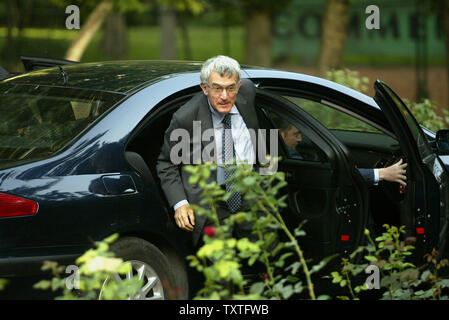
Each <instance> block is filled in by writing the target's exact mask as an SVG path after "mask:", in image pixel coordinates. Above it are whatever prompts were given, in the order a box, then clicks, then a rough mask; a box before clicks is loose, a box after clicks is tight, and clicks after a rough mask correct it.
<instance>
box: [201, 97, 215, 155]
mask: <svg viewBox="0 0 449 320" xmlns="http://www.w3.org/2000/svg"><path fill="white" fill-rule="evenodd" d="M197 120H199V121H201V137H205V138H209V137H210V140H209V139H206V141H203V139H201V146H202V148H201V150H204V149H205V148H206V147H208V148H210V146H211V143H213V144H214V150H216V149H217V147H216V145H215V136H214V135H213V129H214V125H213V123H212V114H211V111H210V108H209V103H208V102H207V96H205V95H203V98H202V99H201V103H200V106H199V109H198V119H197ZM206 130H212V131H209V132H210V133H212V136H210V135H208V137H206V136H205V135H204V132H205V131H206ZM209 150H210V149H209ZM208 154H209V152H206V154H205V156H207V155H208ZM216 157H217V155H216V152H214V154H213V159H210V160H211V161H213V162H215V163H216ZM203 160H205V162H207V161H208V160H209V159H203Z"/></svg>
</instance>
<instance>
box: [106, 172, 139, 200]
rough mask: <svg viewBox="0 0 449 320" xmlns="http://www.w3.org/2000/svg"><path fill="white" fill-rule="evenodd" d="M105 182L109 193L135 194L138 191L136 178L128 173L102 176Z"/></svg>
mask: <svg viewBox="0 0 449 320" xmlns="http://www.w3.org/2000/svg"><path fill="white" fill-rule="evenodd" d="M101 179H102V180H103V184H104V186H105V188H106V191H107V193H108V194H109V195H121V194H133V193H136V192H137V188H136V185H135V184H134V180H133V178H132V177H131V176H130V175H127V174H116V175H107V176H102V177H101Z"/></svg>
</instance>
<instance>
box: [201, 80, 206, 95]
mask: <svg viewBox="0 0 449 320" xmlns="http://www.w3.org/2000/svg"><path fill="white" fill-rule="evenodd" d="M200 87H201V89H203V93H204V94H205V95H206V96H207V89H206V85H205V84H204V83H202V82H201V83H200Z"/></svg>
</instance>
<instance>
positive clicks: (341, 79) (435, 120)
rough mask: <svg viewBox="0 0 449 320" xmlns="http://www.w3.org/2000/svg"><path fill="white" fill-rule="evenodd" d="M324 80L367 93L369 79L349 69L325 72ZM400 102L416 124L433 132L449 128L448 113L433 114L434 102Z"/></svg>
mask: <svg viewBox="0 0 449 320" xmlns="http://www.w3.org/2000/svg"><path fill="white" fill-rule="evenodd" d="M326 78H327V79H328V80H331V81H334V82H337V83H339V84H342V85H344V86H347V87H349V88H352V89H354V90H357V91H360V92H362V93H366V92H367V91H368V87H367V84H368V83H369V79H368V78H367V77H360V76H359V73H358V72H357V71H352V70H349V69H344V70H331V71H328V72H326ZM402 101H404V103H405V104H406V105H407V107H408V108H409V109H410V111H411V112H412V114H413V116H414V117H415V118H416V120H417V121H418V123H420V124H421V125H423V126H425V127H426V128H428V129H430V130H432V131H434V132H436V131H438V130H440V129H444V128H449V112H448V111H447V110H443V114H444V116H443V117H442V116H439V115H438V114H437V113H436V112H435V110H437V105H436V103H435V102H434V101H431V100H429V99H423V100H421V101H419V102H410V101H409V100H407V99H402Z"/></svg>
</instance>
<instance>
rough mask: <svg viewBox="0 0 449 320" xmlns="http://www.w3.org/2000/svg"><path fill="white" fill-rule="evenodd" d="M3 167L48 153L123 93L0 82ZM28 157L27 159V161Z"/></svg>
mask: <svg viewBox="0 0 449 320" xmlns="http://www.w3.org/2000/svg"><path fill="white" fill-rule="evenodd" d="M0 97H1V98H0V119H1V120H0V167H3V166H2V164H5V163H10V162H12V161H13V162H15V161H20V160H28V161H29V160H34V159H41V158H45V157H48V156H49V155H52V154H54V153H56V152H57V151H59V150H60V149H61V148H63V147H64V146H66V145H67V144H68V143H69V142H70V141H72V140H73V139H74V138H75V136H77V135H78V134H79V133H80V132H81V131H82V130H84V129H86V128H87V127H88V126H89V125H90V124H91V123H92V122H93V121H94V120H95V119H97V118H98V117H100V116H101V115H102V114H104V113H105V112H106V111H107V110H109V109H110V108H111V107H112V106H113V105H115V104H116V103H117V102H118V101H119V100H120V99H121V98H123V95H121V94H116V93H110V92H103V91H93V90H81V89H76V88H64V87H49V86H40V85H9V84H1V85H0ZM28 161H26V162H28Z"/></svg>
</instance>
